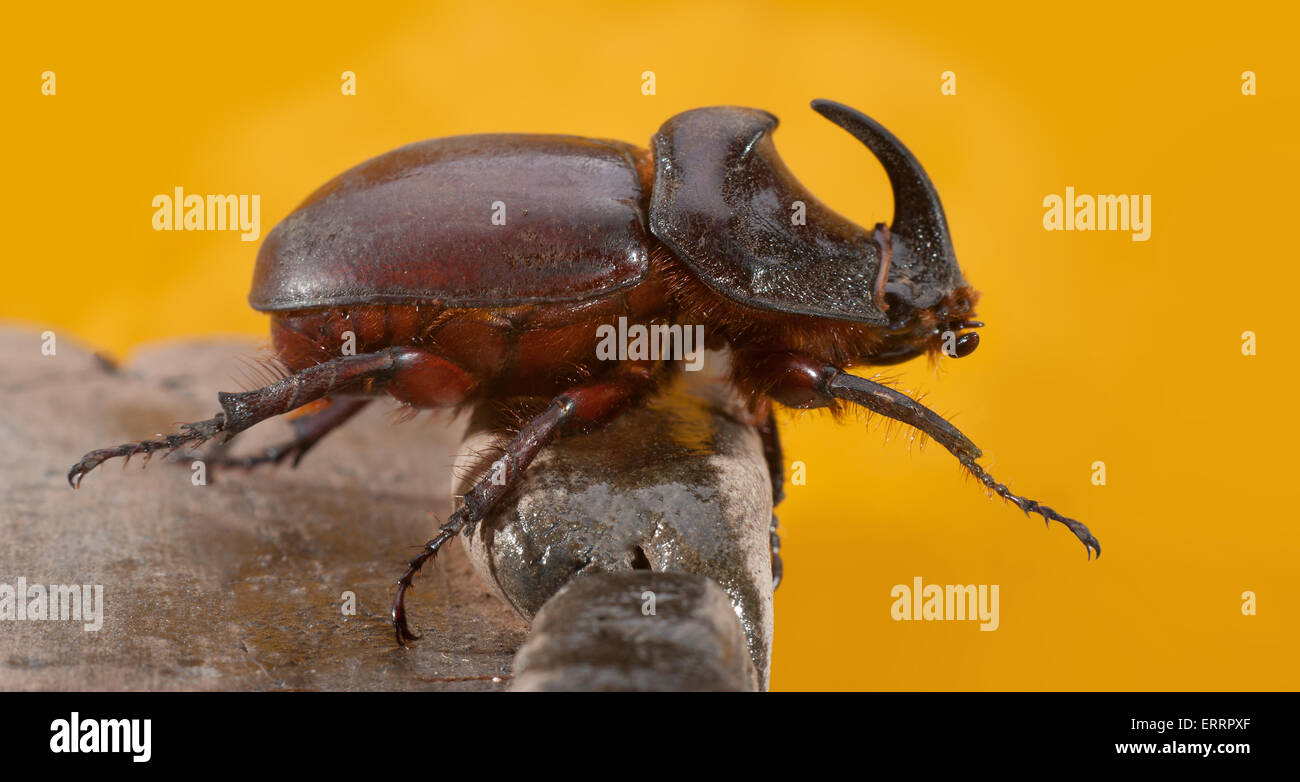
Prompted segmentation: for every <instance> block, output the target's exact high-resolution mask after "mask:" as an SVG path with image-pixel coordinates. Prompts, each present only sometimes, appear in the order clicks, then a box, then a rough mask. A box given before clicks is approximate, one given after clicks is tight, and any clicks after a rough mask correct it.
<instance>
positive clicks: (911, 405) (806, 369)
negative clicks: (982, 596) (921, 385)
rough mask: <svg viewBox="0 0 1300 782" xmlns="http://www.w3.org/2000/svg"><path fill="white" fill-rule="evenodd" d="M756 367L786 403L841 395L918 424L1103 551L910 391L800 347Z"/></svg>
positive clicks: (1021, 502) (990, 483) (980, 475)
mask: <svg viewBox="0 0 1300 782" xmlns="http://www.w3.org/2000/svg"><path fill="white" fill-rule="evenodd" d="M756 369H757V371H758V372H760V373H762V374H763V375H764V376H765V378H766V380H765V384H766V387H767V388H768V389H769V390H768V394H769V395H770V396H771V397H772V398H773V399H775V400H776V401H778V402H780V403H782V404H785V405H789V406H791V407H801V408H815V407H828V406H833V405H835V404H836V402H837V400H843V401H846V402H852V403H854V404H857V405H861V406H863V407H865V408H867V409H868V410H871V411H872V412H875V413H879V414H881V415H883V416H887V417H889V418H892V419H894V420H896V421H901V422H903V423H905V424H908V425H909V426H914V427H916V428H917V429H919V430H921V431H922V432H924V433H925V434H927V435H929V436H930V437H932V438H934V439H935V440H936V441H937V442H938V443H939V444H940V445H942V446H943V447H944V448H947V449H948V450H949V451H950V452H951V453H952V455H953V456H956V457H957V461H959V462H961V465H962V466H963V467H965V468H966V469H967V470H968V471H969V472H970V473H971V474H972V475H974V476H975V477H976V478H977V479H978V480H979V482H980V483H982V484H984V486H985V488H987V489H988V490H989V491H991V492H993V493H994V494H996V495H997V496H999V497H1001V498H1002V499H1004V500H1006V501H1008V502H1010V503H1011V504H1013V505H1015V506H1016V507H1017V508H1020V509H1021V510H1022V511H1024V512H1025V514H1026V515H1028V514H1030V513H1037V514H1039V515H1040V516H1042V517H1043V518H1044V519H1045V520H1046V521H1047V522H1048V523H1051V522H1053V521H1056V522H1060V523H1061V524H1064V525H1065V526H1066V527H1068V528H1069V530H1070V531H1071V532H1073V533H1074V535H1075V537H1077V538H1078V539H1079V540H1080V541H1081V542H1082V543H1083V546H1084V548H1085V549H1086V550H1087V551H1088V558H1089V559H1091V558H1092V555H1093V554H1094V553H1096V555H1097V556H1101V544H1100V543H1098V542H1097V539H1096V538H1095V537H1093V535H1092V533H1091V532H1089V531H1088V528H1087V527H1086V526H1084V525H1083V524H1082V523H1081V522H1078V521H1075V520H1074V519H1071V518H1067V517H1065V516H1062V515H1061V514H1059V513H1057V512H1056V511H1054V510H1052V509H1051V508H1049V507H1047V506H1046V505H1042V504H1040V503H1039V502H1037V501H1036V500H1031V499H1028V498H1027V497H1021V496H1019V495H1017V494H1014V493H1012V491H1011V490H1010V489H1009V488H1007V486H1006V484H1003V483H998V482H997V481H996V480H994V479H993V476H991V475H989V474H988V473H987V472H985V471H984V468H983V467H981V466H980V465H979V464H978V463H976V461H975V460H976V459H978V458H979V457H980V456H981V451H980V449H979V448H978V447H976V445H975V443H973V442H971V441H970V439H968V438H967V437H966V435H964V434H962V433H961V432H960V431H958V429H957V428H956V427H955V426H953V425H952V424H950V423H949V422H948V421H946V420H944V418H943V417H942V416H940V415H939V414H938V413H936V412H934V411H933V410H931V409H930V408H928V407H926V406H925V405H923V404H921V403H920V402H917V401H916V400H915V399H912V398H911V397H909V396H907V395H906V394H901V393H899V392H898V391H895V390H894V389H892V388H890V387H888V386H883V385H881V384H879V383H875V382H873V381H871V380H867V379H866V378H863V377H858V376H857V375H851V374H849V373H847V372H845V371H843V370H842V369H840V368H839V367H836V366H831V365H828V364H827V365H823V364H821V363H820V362H816V361H814V360H812V359H810V358H807V357H806V356H802V355H799V354H795V353H786V354H777V355H773V356H768V357H766V358H765V359H764V360H763V361H761V362H760V363H759V364H758V365H757V366H756Z"/></svg>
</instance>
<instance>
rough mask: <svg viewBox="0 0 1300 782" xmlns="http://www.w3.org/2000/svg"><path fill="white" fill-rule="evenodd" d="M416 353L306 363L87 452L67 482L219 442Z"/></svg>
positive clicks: (386, 373)
mask: <svg viewBox="0 0 1300 782" xmlns="http://www.w3.org/2000/svg"><path fill="white" fill-rule="evenodd" d="M416 353H419V351H416V350H414V349H412V348H389V349H387V350H381V351H379V352H377V353H363V354H361V355H357V356H342V357H340V358H335V359H332V360H330V361H326V362H324V363H321V364H317V365H316V366H314V367H308V368H307V369H304V370H302V371H301V372H298V373H296V374H293V375H290V376H289V377H286V378H285V379H283V380H280V381H277V382H275V383H272V384H271V385H269V386H266V387H265V388H259V389H256V390H254V391H245V392H243V393H238V394H229V393H221V394H218V395H217V401H218V402H220V404H221V412H219V413H217V414H216V416H214V417H212V418H209V419H208V420H206V421H199V422H197V423H189V424H181V431H180V432H177V433H174V434H168V435H158V436H157V437H156V438H154V439H152V440H141V441H139V442H134V443H124V444H122V445H118V446H115V447H113V448H101V449H99V450H97V451H91V452H90V453H88V454H86V455H85V456H83V457H81V460H80V461H78V462H77V463H76V464H74V465H73V466H72V469H71V470H69V471H68V484H69V485H71V486H72V488H74V489H76V488H79V487H80V486H81V479H82V478H84V477H85V476H86V474H87V473H89V472H90V471H91V470H93V469H95V468H96V467H98V466H99V465H100V464H103V463H104V462H106V461H108V460H109V459H113V458H116V457H123V458H125V459H128V460H129V459H130V458H131V457H132V456H135V455H136V454H141V453H142V454H144V455H145V458H146V459H148V458H149V457H150V456H152V455H153V454H154V453H156V452H158V451H166V452H168V453H170V452H172V451H175V450H176V449H178V448H180V447H182V446H194V445H199V444H200V443H204V442H206V441H208V440H212V439H214V438H217V437H218V436H220V438H221V439H220V440H218V442H224V441H226V440H229V439H230V438H231V437H234V436H235V435H236V434H239V433H240V432H242V431H244V430H245V429H248V428H249V427H251V426H254V425H255V424H258V423H261V422H262V421H265V420H266V419H268V418H271V417H273V416H277V415H280V414H281V413H287V412H289V411H291V410H295V409H297V408H299V407H302V406H303V405H305V404H308V403H310V402H314V401H316V400H317V399H320V398H321V397H324V396H327V395H329V394H330V393H333V392H337V391H341V390H346V389H348V388H349V387H353V386H355V385H356V384H358V383H360V382H361V381H364V380H368V379H383V378H387V377H390V376H391V375H392V374H393V373H394V372H396V371H398V370H400V369H401V368H402V367H403V366H404V365H405V364H407V363H409V362H410V361H411V360H413V354H416Z"/></svg>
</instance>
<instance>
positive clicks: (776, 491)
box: [758, 408, 785, 589]
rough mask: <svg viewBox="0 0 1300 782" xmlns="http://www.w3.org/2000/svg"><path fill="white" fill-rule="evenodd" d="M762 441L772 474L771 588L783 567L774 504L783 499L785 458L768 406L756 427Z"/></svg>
mask: <svg viewBox="0 0 1300 782" xmlns="http://www.w3.org/2000/svg"><path fill="white" fill-rule="evenodd" d="M758 436H759V437H760V438H761V439H762V441H763V458H764V459H765V460H766V461H767V469H768V472H769V473H770V474H771V476H772V511H773V512H772V524H771V526H770V527H769V528H768V536H769V539H770V541H771V547H772V589H776V588H777V587H779V586H781V576H782V573H783V572H784V570H785V568H784V565H783V564H782V562H781V535H780V533H778V532H777V530H776V527H777V518H776V506H777V505H780V504H781V500H783V499H785V458H784V457H783V456H782V455H781V431H780V430H779V429H778V428H777V426H776V411H775V410H773V409H771V408H769V409H768V411H767V420H766V421H765V422H764V423H763V424H761V425H760V426H759V427H758Z"/></svg>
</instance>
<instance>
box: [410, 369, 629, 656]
mask: <svg viewBox="0 0 1300 782" xmlns="http://www.w3.org/2000/svg"><path fill="white" fill-rule="evenodd" d="M653 382H654V381H653V380H652V379H651V375H650V373H649V371H642V370H641V369H639V368H634V369H632V370H631V372H630V373H629V374H628V375H625V376H623V377H620V378H614V379H610V380H601V381H597V382H593V383H590V384H587V385H583V386H578V387H576V388H572V389H570V390H568V391H565V392H564V393H563V394H560V395H559V396H557V397H555V399H553V400H552V401H551V404H550V406H549V407H547V408H546V410H545V411H543V412H542V413H541V414H539V415H537V416H535V417H534V418H533V419H532V420H530V421H529V422H528V423H527V424H525V425H524V427H523V428H522V429H520V430H519V432H518V433H517V434H515V435H514V437H512V438H510V440H509V441H508V442H507V443H506V444H505V445H504V447H503V449H502V450H503V454H502V456H501V458H500V459H498V460H497V463H498V464H504V465H505V470H504V471H503V472H504V480H500V481H494V480H493V477H494V473H498V471H495V470H489V471H488V474H486V475H484V476H483V477H482V478H480V479H479V480H478V482H477V483H475V484H474V485H473V486H472V487H471V488H470V490H469V491H468V492H466V493H465V497H464V502H463V503H462V505H461V506H460V507H459V508H458V509H457V510H456V512H455V513H453V514H451V517H450V518H448V519H447V521H446V523H445V524H443V525H442V526H441V527H439V528H438V534H437V535H435V536H434V537H433V538H432V539H431V540H429V541H428V542H427V543H425V544H424V546H423V550H422V551H421V552H420V553H419V554H418V555H416V557H415V558H414V559H412V560H411V561H410V562H409V563H407V566H406V572H404V573H403V574H402V577H401V578H399V579H398V580H397V595H396V596H395V597H394V598H393V610H392V616H393V629H394V631H395V632H396V633H397V643H398V644H401V645H405V643H406V642H407V641H413V640H416V639H417V638H419V636H417V635H415V634H414V633H412V632H411V629H410V627H409V626H408V625H407V621H406V591H407V590H408V589H410V587H411V581H412V579H414V578H415V575H416V573H418V572H420V568H422V567H424V563H425V562H427V561H429V560H430V559H433V558H434V557H435V556H437V554H438V550H439V549H441V548H442V546H443V544H444V543H446V542H447V541H449V540H451V539H452V538H454V537H455V536H456V533H458V532H464V533H465V534H466V535H468V534H470V533H471V532H473V530H474V527H475V525H477V524H478V523H479V522H480V521H482V520H483V519H484V517H486V516H487V514H488V512H489V511H490V510H491V509H492V506H494V505H495V504H496V503H497V502H498V501H499V500H500V499H501V498H502V497H503V496H505V494H506V493H507V492H509V491H510V490H511V489H512V488H514V487H515V486H517V485H518V484H519V483H520V482H521V481H522V480H523V476H524V472H525V471H526V470H527V469H528V465H530V464H531V463H532V461H533V458H534V457H536V456H537V454H538V452H539V451H541V449H542V448H543V447H545V446H546V445H547V444H548V443H550V442H551V441H552V440H553V439H554V438H555V436H556V435H557V434H558V433H559V432H560V431H561V430H562V429H565V428H566V427H573V428H586V427H590V426H594V425H598V424H603V423H606V422H608V421H610V420H613V419H614V418H616V417H617V416H618V415H619V414H620V413H622V412H623V411H624V410H626V409H627V408H628V406H629V405H630V404H631V403H632V402H633V401H635V400H636V399H637V398H638V397H639V396H641V395H642V394H644V393H645V392H646V391H648V390H649V389H650V388H651V387H652V386H653ZM498 474H499V473H498Z"/></svg>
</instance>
